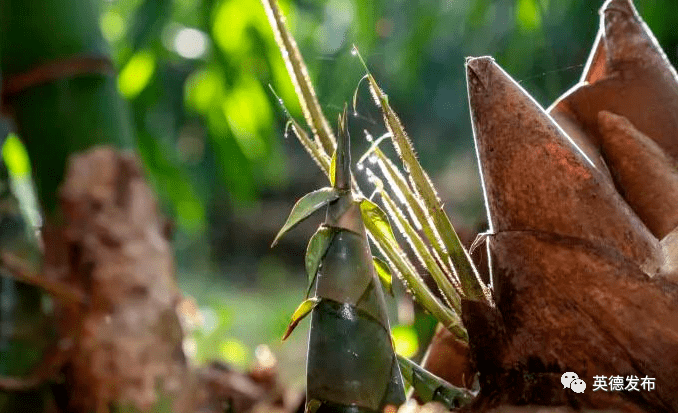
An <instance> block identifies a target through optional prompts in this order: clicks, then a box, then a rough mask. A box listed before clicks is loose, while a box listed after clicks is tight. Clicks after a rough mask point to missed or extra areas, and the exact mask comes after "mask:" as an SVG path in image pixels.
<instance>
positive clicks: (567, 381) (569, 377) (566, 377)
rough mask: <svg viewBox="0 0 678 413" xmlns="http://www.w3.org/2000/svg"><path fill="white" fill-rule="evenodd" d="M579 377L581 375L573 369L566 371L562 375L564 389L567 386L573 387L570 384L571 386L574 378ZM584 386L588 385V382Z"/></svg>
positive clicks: (561, 380)
mask: <svg viewBox="0 0 678 413" xmlns="http://www.w3.org/2000/svg"><path fill="white" fill-rule="evenodd" d="M577 379H579V376H577V373H573V372H571V371H568V372H565V373H563V375H562V376H560V382H561V383H563V389H567V388H570V389H571V388H572V387H570V386H571V384H572V382H573V381H574V380H577ZM580 381H581V380H580ZM582 383H583V382H582ZM584 387H586V384H584ZM573 390H574V389H573Z"/></svg>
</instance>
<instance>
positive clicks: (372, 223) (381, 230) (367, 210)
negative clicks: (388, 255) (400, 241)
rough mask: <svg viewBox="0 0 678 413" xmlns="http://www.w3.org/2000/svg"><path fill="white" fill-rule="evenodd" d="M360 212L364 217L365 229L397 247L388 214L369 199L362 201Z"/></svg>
mask: <svg viewBox="0 0 678 413" xmlns="http://www.w3.org/2000/svg"><path fill="white" fill-rule="evenodd" d="M360 212H361V213H362V216H363V222H365V227H366V228H367V229H369V230H370V232H372V234H373V235H374V236H375V237H377V238H382V239H384V240H385V241H386V242H388V243H394V244H396V245H397V242H396V239H395V236H394V235H393V230H392V229H391V224H390V223H389V221H388V216H386V213H385V212H384V211H383V210H382V209H381V208H379V206H378V205H377V204H375V203H374V202H372V201H370V200H369V199H363V200H362V201H360Z"/></svg>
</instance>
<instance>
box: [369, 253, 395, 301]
mask: <svg viewBox="0 0 678 413" xmlns="http://www.w3.org/2000/svg"><path fill="white" fill-rule="evenodd" d="M372 261H373V262H374V271H376V273H377V276H378V277H379V281H381V286H382V287H383V288H384V290H385V291H386V292H387V293H389V294H390V295H391V296H393V274H392V273H391V267H389V265H388V263H387V262H386V261H384V260H382V259H379V258H377V257H373V258H372Z"/></svg>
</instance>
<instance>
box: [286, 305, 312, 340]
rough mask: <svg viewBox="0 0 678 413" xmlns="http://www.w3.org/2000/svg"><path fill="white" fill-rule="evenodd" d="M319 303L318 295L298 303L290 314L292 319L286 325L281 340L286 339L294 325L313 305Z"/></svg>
mask: <svg viewBox="0 0 678 413" xmlns="http://www.w3.org/2000/svg"><path fill="white" fill-rule="evenodd" d="M318 303H320V298H319V297H313V298H308V299H306V300H304V301H303V302H302V303H301V304H299V307H297V309H296V310H295V311H294V314H292V321H290V324H289V325H288V326H287V330H285V334H284V335H283V338H282V339H283V341H285V340H287V337H289V336H290V334H292V331H294V329H295V327H296V326H297V324H299V322H300V321H301V320H303V319H304V317H306V316H307V315H308V314H309V313H310V312H311V311H312V310H313V309H314V308H315V306H317V305H318Z"/></svg>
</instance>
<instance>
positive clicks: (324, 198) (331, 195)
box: [271, 187, 339, 247]
mask: <svg viewBox="0 0 678 413" xmlns="http://www.w3.org/2000/svg"><path fill="white" fill-rule="evenodd" d="M337 198H339V193H338V192H337V191H336V190H335V189H334V188H329V187H328V188H322V189H318V190H317V191H313V192H311V193H309V194H306V195H304V197H303V198H301V199H300V200H299V201H297V203H296V204H294V207H293V208H292V212H290V216H289V217H288V218H287V222H285V225H283V227H282V229H281V230H280V232H278V235H276V236H275V239H274V240H273V243H272V244H271V247H273V246H275V244H277V243H278V240H280V237H282V236H283V235H284V234H285V233H287V231H289V230H291V229H292V228H294V226H295V225H297V224H298V223H300V222H301V221H303V220H304V219H306V218H308V217H309V216H310V215H311V214H312V213H314V212H315V211H317V210H318V209H320V208H322V207H323V206H325V205H327V204H329V203H330V202H332V201H334V200H336V199H337Z"/></svg>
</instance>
